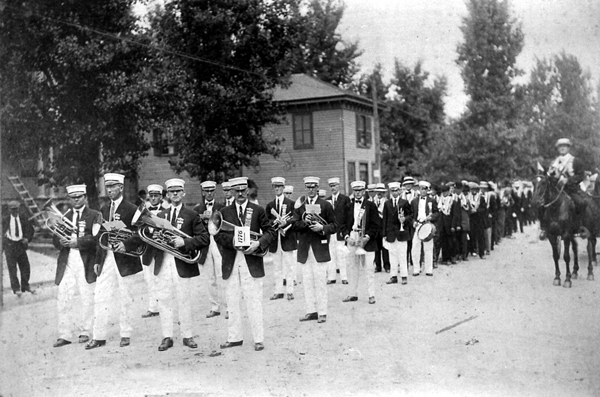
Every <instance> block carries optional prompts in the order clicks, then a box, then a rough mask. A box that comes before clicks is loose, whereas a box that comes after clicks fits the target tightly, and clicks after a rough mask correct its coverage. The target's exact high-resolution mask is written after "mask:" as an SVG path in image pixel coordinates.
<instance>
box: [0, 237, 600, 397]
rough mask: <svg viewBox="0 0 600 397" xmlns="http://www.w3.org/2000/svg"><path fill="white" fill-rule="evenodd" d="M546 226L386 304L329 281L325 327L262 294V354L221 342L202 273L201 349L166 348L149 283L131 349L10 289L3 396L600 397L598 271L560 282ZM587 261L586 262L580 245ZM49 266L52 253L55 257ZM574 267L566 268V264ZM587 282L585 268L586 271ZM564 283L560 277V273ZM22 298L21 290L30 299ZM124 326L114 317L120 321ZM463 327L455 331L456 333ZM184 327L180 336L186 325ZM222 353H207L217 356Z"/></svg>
mask: <svg viewBox="0 0 600 397" xmlns="http://www.w3.org/2000/svg"><path fill="white" fill-rule="evenodd" d="M536 232H537V228H534V227H529V228H526V233H525V234H517V238H516V239H511V240H504V241H503V242H502V244H501V245H500V246H498V247H497V248H496V250H495V251H493V252H492V255H491V256H489V257H487V259H486V260H480V259H478V258H471V259H470V260H469V261H468V262H466V263H460V264H458V265H456V266H450V267H448V266H441V267H440V268H439V269H437V270H436V272H435V274H434V277H424V276H419V277H409V280H408V281H409V283H408V285H405V286H402V285H399V284H395V285H386V284H385V281H386V280H387V279H388V276H389V275H388V274H386V273H377V274H376V275H375V276H376V284H377V295H376V297H377V303H376V304H375V305H369V304H368V303H367V299H366V298H367V297H366V296H365V295H366V286H365V287H364V288H362V287H363V284H362V280H361V289H360V291H359V293H361V294H362V295H360V296H359V301H358V302H353V303H342V299H343V298H344V297H345V296H346V295H347V286H345V285H341V284H339V282H338V284H335V285H331V286H329V315H328V320H327V322H326V323H325V324H317V323H316V322H314V321H312V322H308V323H300V322H299V321H298V319H299V317H300V316H301V315H303V314H304V304H303V303H304V302H303V299H304V294H303V291H302V285H301V284H300V285H298V287H297V291H296V294H295V295H296V299H295V300H293V301H287V300H277V301H270V300H269V299H268V297H269V296H270V295H271V293H272V292H273V287H272V278H271V274H272V271H271V268H270V265H268V266H267V273H268V275H267V278H266V280H265V289H264V308H265V346H266V348H265V350H264V351H262V352H255V351H254V350H253V348H252V346H253V344H252V343H251V342H252V338H251V334H250V330H249V324H248V322H247V320H245V322H244V326H245V341H246V343H245V344H244V345H243V346H242V347H239V348H233V349H227V350H219V348H218V346H219V343H222V342H224V341H225V339H226V336H227V329H226V320H225V319H224V318H223V317H217V318H213V319H206V318H205V314H206V313H207V312H208V311H209V308H210V307H209V304H208V300H207V295H206V292H205V290H206V289H205V287H204V286H205V283H206V280H205V279H204V277H200V278H197V279H196V280H195V281H194V282H195V283H196V288H195V291H194V296H193V301H194V302H196V304H195V306H194V315H195V323H194V324H195V330H196V333H197V335H198V336H197V337H196V341H197V342H198V344H199V348H198V349H196V350H191V349H188V348H184V347H183V346H182V342H181V338H180V337H179V336H178V335H176V340H175V347H174V348H172V349H170V350H168V351H166V352H159V351H158V350H157V347H158V345H159V344H160V341H161V333H160V321H159V319H158V318H150V319H142V318H141V317H140V315H141V314H142V313H143V311H144V310H145V308H146V307H145V298H144V295H145V286H144V284H143V279H142V276H141V274H140V275H139V282H138V283H137V284H136V289H135V295H136V296H137V298H136V301H135V305H134V308H135V310H134V312H135V313H136V317H135V320H134V327H135V331H134V334H133V336H132V344H131V346H129V347H127V348H120V347H119V346H118V345H119V337H118V325H114V326H113V327H112V333H111V335H110V337H109V340H108V342H107V345H106V346H105V347H103V348H99V349H95V350H92V351H86V350H84V348H83V345H79V344H72V345H69V346H65V347H62V348H59V349H55V348H53V347H52V343H53V342H54V340H55V339H56V301H55V295H56V287H53V286H45V287H41V288H40V290H39V292H38V296H36V297H35V298H32V297H26V298H27V299H30V301H29V302H18V303H17V302H13V301H11V300H13V299H16V298H15V297H14V296H12V295H10V296H9V295H6V296H5V300H6V307H5V310H4V311H3V312H2V313H0V327H1V329H0V356H1V357H2V360H1V362H0V394H1V395H2V396H4V397H6V396H144V395H150V396H166V395H169V396H362V395H369V396H373V395H375V396H388V395H389V396H391V395H404V396H544V397H548V396H597V395H600V371H599V369H600V337H599V335H600V321H599V319H600V304H599V299H598V298H599V292H598V291H600V276H599V278H598V280H597V281H586V280H585V277H583V278H580V279H579V280H574V282H573V287H572V288H571V289H566V288H563V287H555V286H553V285H552V279H553V277H554V268H553V264H552V259H551V255H550V245H549V244H548V242H547V241H545V242H540V241H537V239H536V237H537V233H536ZM580 256H581V260H582V262H584V264H586V263H587V256H586V255H584V253H583V247H580ZM50 260H51V261H53V260H54V258H51V259H50ZM563 271H564V270H563ZM581 274H583V275H584V276H585V273H581ZM563 278H564V276H563ZM22 299H23V298H22ZM112 318H113V319H114V320H115V321H116V320H117V313H116V312H115V313H114V315H113V317H112ZM452 326H454V327H452ZM175 329H176V333H177V327H176V328H175ZM215 351H216V352H218V353H220V355H217V356H214V357H212V356H211V353H212V352H215Z"/></svg>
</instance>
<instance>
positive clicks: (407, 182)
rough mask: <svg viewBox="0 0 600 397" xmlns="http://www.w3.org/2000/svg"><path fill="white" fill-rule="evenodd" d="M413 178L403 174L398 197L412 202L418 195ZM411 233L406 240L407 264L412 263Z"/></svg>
mask: <svg viewBox="0 0 600 397" xmlns="http://www.w3.org/2000/svg"><path fill="white" fill-rule="evenodd" d="M415 183H416V181H415V178H413V177H412V176H405V177H404V179H403V180H402V193H401V195H400V197H402V198H403V199H404V200H406V201H408V202H409V203H412V201H413V200H414V199H415V198H416V197H418V196H419V192H417V191H415V189H414V186H415ZM412 243H413V241H412V235H411V238H410V239H409V240H408V242H407V249H408V265H409V266H410V265H412V264H413V258H412Z"/></svg>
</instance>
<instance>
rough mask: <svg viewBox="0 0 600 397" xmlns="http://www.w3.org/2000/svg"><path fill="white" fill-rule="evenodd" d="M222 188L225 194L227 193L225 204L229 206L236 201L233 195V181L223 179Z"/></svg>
mask: <svg viewBox="0 0 600 397" xmlns="http://www.w3.org/2000/svg"><path fill="white" fill-rule="evenodd" d="M221 188H222V189H223V194H224V195H225V200H223V206H224V207H227V206H228V205H231V204H233V202H234V201H235V197H233V190H231V183H229V181H223V183H221Z"/></svg>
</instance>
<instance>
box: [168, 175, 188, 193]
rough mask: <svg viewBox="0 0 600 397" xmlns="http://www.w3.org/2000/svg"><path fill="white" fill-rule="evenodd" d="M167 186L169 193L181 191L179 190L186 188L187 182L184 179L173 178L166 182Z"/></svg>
mask: <svg viewBox="0 0 600 397" xmlns="http://www.w3.org/2000/svg"><path fill="white" fill-rule="evenodd" d="M165 186H166V187H167V191H168V190H179V189H183V188H184V187H185V181H184V180H183V179H179V178H173V179H169V180H168V181H166V182H165Z"/></svg>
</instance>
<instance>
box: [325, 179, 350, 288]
mask: <svg viewBox="0 0 600 397" xmlns="http://www.w3.org/2000/svg"><path fill="white" fill-rule="evenodd" d="M327 183H329V187H330V188H331V196H329V197H327V198H326V199H325V200H327V201H329V202H330V203H331V206H332V207H333V212H334V213H335V221H336V223H337V225H338V230H336V233H335V238H332V239H331V242H330V253H331V261H330V262H329V268H328V269H327V284H335V282H336V274H337V273H336V270H339V272H340V278H341V279H342V284H348V273H347V267H348V265H347V263H346V262H347V260H348V248H346V242H345V241H344V238H345V237H346V236H347V235H348V234H349V230H348V229H346V222H347V220H348V217H349V216H350V197H348V196H346V195H345V194H342V193H340V178H329V179H328V180H327Z"/></svg>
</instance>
